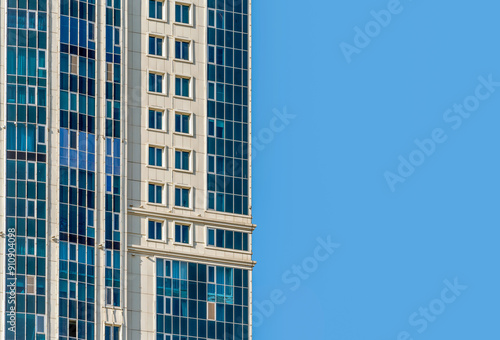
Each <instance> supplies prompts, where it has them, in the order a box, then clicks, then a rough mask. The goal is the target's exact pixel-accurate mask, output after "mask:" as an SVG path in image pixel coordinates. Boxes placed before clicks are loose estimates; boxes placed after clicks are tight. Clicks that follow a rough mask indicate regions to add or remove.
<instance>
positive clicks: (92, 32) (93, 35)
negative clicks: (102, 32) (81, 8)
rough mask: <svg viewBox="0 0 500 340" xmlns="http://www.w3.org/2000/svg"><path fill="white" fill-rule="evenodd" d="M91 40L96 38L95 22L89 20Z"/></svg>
mask: <svg viewBox="0 0 500 340" xmlns="http://www.w3.org/2000/svg"><path fill="white" fill-rule="evenodd" d="M88 29H89V40H90V41H94V40H95V24H94V23H93V22H89V28H88Z"/></svg>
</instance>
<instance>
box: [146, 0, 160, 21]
mask: <svg viewBox="0 0 500 340" xmlns="http://www.w3.org/2000/svg"><path fill="white" fill-rule="evenodd" d="M149 17H150V18H151V19H159V20H163V1H158V0H149Z"/></svg>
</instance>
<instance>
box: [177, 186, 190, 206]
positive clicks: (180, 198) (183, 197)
mask: <svg viewBox="0 0 500 340" xmlns="http://www.w3.org/2000/svg"><path fill="white" fill-rule="evenodd" d="M190 191H191V190H190V189H189V188H179V187H177V188H175V205H176V206H178V207H183V208H189V192H190Z"/></svg>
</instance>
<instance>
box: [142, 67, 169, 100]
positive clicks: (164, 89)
mask: <svg viewBox="0 0 500 340" xmlns="http://www.w3.org/2000/svg"><path fill="white" fill-rule="evenodd" d="M152 74H154V75H155V76H161V77H162V81H161V86H162V91H161V92H157V91H153V90H150V88H149V78H150V75H152ZM147 76H148V78H147V86H148V87H147V92H148V93H149V94H153V95H159V96H167V81H166V79H167V73H166V72H161V71H153V70H148V73H147ZM156 84H157V79H155V86H156Z"/></svg>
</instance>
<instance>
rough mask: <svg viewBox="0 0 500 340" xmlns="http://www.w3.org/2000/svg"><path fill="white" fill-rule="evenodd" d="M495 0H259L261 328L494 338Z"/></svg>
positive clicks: (257, 293) (257, 275)
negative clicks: (460, 0)
mask: <svg viewBox="0 0 500 340" xmlns="http://www.w3.org/2000/svg"><path fill="white" fill-rule="evenodd" d="M499 10H500V4H498V3H496V2H493V1H481V0H479V1H474V2H473V1H462V2H457V1H453V2H452V1H440V2H436V1H429V0H426V1H425V0H419V1H416V0H415V1H410V0H402V1H401V2H397V1H386V0H382V1H366V0H358V1H323V2H314V3H312V2H303V1H296V0H291V1H290V0H289V1H283V0H273V1H254V2H253V9H252V11H253V12H252V14H253V42H252V43H253V65H252V66H253V84H252V86H253V97H252V100H253V101H252V105H253V117H252V120H253V139H254V146H255V149H254V154H255V159H254V163H253V207H252V212H253V215H254V222H255V223H256V224H257V225H258V228H257V230H256V232H255V233H254V238H253V242H254V245H253V250H254V259H255V260H256V261H258V264H257V266H256V267H255V271H254V277H253V278H254V282H253V284H254V304H255V306H254V313H255V318H254V323H255V327H254V338H255V339H257V340H267V339H273V340H274V339H338V340H351V339H354V340H358V339H359V340H367V339H373V340H395V339H407V340H408V339H415V340H417V339H426V340H443V339H486V338H499V337H500V334H499V333H500V331H499V329H498V322H499V320H500V309H499V308H498V304H499V302H500V285H499V279H500V275H499V270H500V266H499V265H498V259H499V258H500V246H499V242H498V238H499V236H500V232H499V226H500V214H499V212H500V209H499V206H500V176H499V175H500V133H499V130H500V129H499V126H500V115H499V113H500V38H499V37H500V20H498V13H499ZM372 11H374V12H372ZM380 11H382V12H380ZM387 13H389V14H390V17H391V18H390V20H389V17H388V15H387ZM376 17H377V18H378V20H379V22H380V23H375V22H376V19H375V18H376ZM355 27H358V28H359V30H357V29H355ZM359 32H361V33H359ZM357 35H358V36H357ZM349 45H350V46H349ZM342 48H343V49H344V51H348V52H345V53H344V52H343V51H342ZM353 51H354V52H353ZM322 244H323V246H322ZM324 244H326V245H324ZM328 244H329V245H328ZM318 247H319V248H318ZM328 251H330V252H328Z"/></svg>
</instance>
